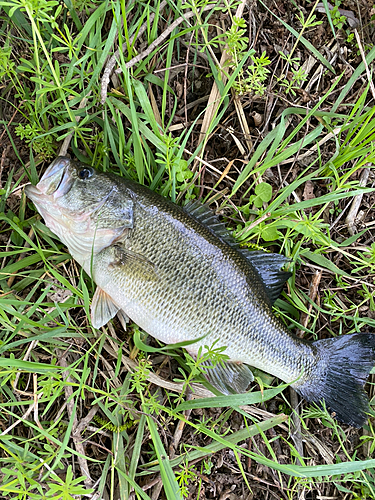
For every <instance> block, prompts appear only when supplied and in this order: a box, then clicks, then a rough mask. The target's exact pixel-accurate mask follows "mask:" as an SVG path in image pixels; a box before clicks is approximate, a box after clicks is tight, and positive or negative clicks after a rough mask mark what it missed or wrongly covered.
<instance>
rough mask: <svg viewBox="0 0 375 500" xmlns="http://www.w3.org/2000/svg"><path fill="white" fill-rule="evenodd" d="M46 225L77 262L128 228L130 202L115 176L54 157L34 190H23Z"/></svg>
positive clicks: (131, 221) (130, 223) (94, 252)
mask: <svg viewBox="0 0 375 500" xmlns="http://www.w3.org/2000/svg"><path fill="white" fill-rule="evenodd" d="M25 189H26V195H27V196H28V197H29V198H30V199H31V200H32V201H33V202H34V205H35V206H36V208H37V210H38V212H39V213H40V215H41V216H42V217H43V219H44V221H45V223H46V226H47V227H48V228H49V229H51V231H52V232H53V233H55V234H56V235H57V236H58V237H59V239H60V240H61V241H62V242H63V243H64V244H65V245H66V246H67V247H68V249H69V252H70V253H71V254H72V256H73V257H74V258H75V259H76V260H77V261H78V262H79V263H81V264H82V263H83V261H85V260H87V259H88V258H90V257H91V256H92V255H95V254H96V253H98V252H100V251H101V250H102V249H103V248H106V247H108V246H109V245H111V244H112V243H113V242H115V241H116V240H117V239H118V238H120V237H121V236H122V235H123V234H124V231H125V230H126V229H129V228H132V227H133V202H132V199H131V196H130V194H129V195H127V193H126V189H125V190H124V189H121V192H120V190H119V186H118V182H117V180H116V177H115V176H111V175H109V174H106V173H103V172H99V171H98V170H96V169H94V168H93V167H90V166H87V165H84V164H82V163H79V162H76V161H73V160H71V159H70V158H67V157H63V156H59V157H58V158H56V160H54V161H53V162H52V163H51V165H50V166H49V167H48V168H47V170H46V172H45V173H44V175H43V177H42V178H41V180H40V181H39V183H38V184H37V185H36V186H32V185H28V186H26V188H25Z"/></svg>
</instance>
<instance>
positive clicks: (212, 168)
mask: <svg viewBox="0 0 375 500" xmlns="http://www.w3.org/2000/svg"><path fill="white" fill-rule="evenodd" d="M184 151H185V153H187V154H188V155H190V156H192V154H193V153H192V152H191V151H189V150H188V149H186V148H185V149H184ZM195 160H198V161H199V162H200V163H202V165H205V166H206V167H208V168H209V170H212V171H213V172H215V173H217V174H218V175H219V176H221V175H222V173H223V172H220V170H219V169H217V168H215V167H214V166H212V165H211V163H208V162H206V161H204V160H203V159H202V158H200V157H199V156H196V157H195ZM227 179H229V180H230V181H231V182H233V184H234V183H235V182H236V181H235V180H234V179H232V178H231V177H229V175H227Z"/></svg>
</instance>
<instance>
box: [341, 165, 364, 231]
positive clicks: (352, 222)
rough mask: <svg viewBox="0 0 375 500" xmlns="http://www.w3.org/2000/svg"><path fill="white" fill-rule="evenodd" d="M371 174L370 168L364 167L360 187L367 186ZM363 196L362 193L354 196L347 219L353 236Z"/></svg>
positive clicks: (346, 221)
mask: <svg viewBox="0 0 375 500" xmlns="http://www.w3.org/2000/svg"><path fill="white" fill-rule="evenodd" d="M369 174H370V169H369V168H364V169H363V171H362V174H361V177H360V179H359V186H360V187H365V186H366V184H367V181H368V177H369ZM362 197H363V194H362V193H361V194H357V196H355V197H354V199H353V203H352V206H351V207H350V210H349V213H348V215H347V217H346V219H345V223H346V225H347V227H348V231H349V233H350V235H351V236H353V235H354V234H355V233H356V227H355V218H356V217H357V213H358V210H359V207H360V206H361V203H362Z"/></svg>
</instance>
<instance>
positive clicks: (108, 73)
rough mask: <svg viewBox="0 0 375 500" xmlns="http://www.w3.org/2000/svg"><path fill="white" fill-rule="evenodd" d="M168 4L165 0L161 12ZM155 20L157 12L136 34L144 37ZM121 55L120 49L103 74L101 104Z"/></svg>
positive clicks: (132, 38) (130, 43) (131, 39)
mask: <svg viewBox="0 0 375 500" xmlns="http://www.w3.org/2000/svg"><path fill="white" fill-rule="evenodd" d="M167 3H168V2H167V1H166V0H163V2H161V4H160V6H159V12H162V10H163V9H164V7H165V6H166V5H167ZM154 18H155V12H153V13H152V14H150V17H149V19H148V20H147V21H145V22H144V23H143V24H142V26H141V27H140V28H139V30H138V32H137V33H136V34H137V37H138V38H139V37H140V36H142V35H143V33H144V32H145V31H146V28H147V26H151V24H152V22H153V20H154ZM134 37H135V35H133V36H131V37H130V38H129V46H130V45H132V44H133V42H134ZM119 55H120V49H119V48H118V49H117V50H116V52H115V53H114V54H113V56H112V57H111V58H110V59H109V61H108V62H107V64H106V67H105V68H104V72H103V76H102V83H101V85H100V95H101V99H100V102H101V103H102V104H104V103H105V100H106V99H107V90H108V85H109V79H110V77H111V74H112V71H113V68H114V67H115V65H116V62H117V60H118V58H119Z"/></svg>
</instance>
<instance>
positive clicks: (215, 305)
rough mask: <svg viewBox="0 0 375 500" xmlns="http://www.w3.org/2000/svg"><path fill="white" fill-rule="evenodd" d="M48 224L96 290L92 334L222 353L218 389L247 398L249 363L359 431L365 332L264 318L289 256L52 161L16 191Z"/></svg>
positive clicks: (111, 180) (371, 341)
mask: <svg viewBox="0 0 375 500" xmlns="http://www.w3.org/2000/svg"><path fill="white" fill-rule="evenodd" d="M26 194H27V196H28V197H29V198H30V199H31V200H32V201H33V202H34V204H35V206H36V208H37V210H38V212H39V213H40V214H41V215H42V217H43V218H44V220H45V223H46V225H47V226H48V227H49V228H50V229H51V231H53V232H54V233H55V234H56V235H57V236H58V237H59V238H60V240H61V241H62V242H63V243H64V244H65V245H66V246H67V247H68V250H69V252H70V253H71V255H72V257H73V258H74V259H75V260H76V261H77V262H78V263H79V264H80V265H81V266H82V267H83V269H84V270H85V271H86V273H87V274H88V275H89V276H91V277H92V278H93V280H94V282H95V283H96V285H97V288H96V292H95V295H94V297H93V300H92V306H91V318H92V324H93V326H94V327H96V328H99V327H100V326H102V325H104V324H106V323H107V322H108V321H109V320H110V319H111V318H113V317H114V316H115V315H116V314H118V315H120V316H121V317H122V318H123V317H125V316H126V317H129V318H131V319H132V321H134V322H135V323H137V324H138V325H139V326H140V327H141V328H142V329H144V330H145V331H146V332H147V333H149V334H150V335H152V336H153V337H155V338H156V339H158V340H160V341H162V342H165V343H166V344H171V343H176V342H182V341H192V340H195V339H198V341H197V342H196V343H194V344H191V345H189V346H188V347H187V349H188V351H189V352H190V353H191V355H193V356H197V354H198V351H199V348H201V347H202V346H212V345H215V347H225V354H226V355H227V356H228V357H229V361H225V362H224V363H218V364H216V365H215V366H211V367H210V368H209V369H207V378H208V380H209V381H210V382H211V383H212V385H214V386H215V387H216V388H218V389H219V390H220V391H221V392H222V393H224V394H228V393H231V392H245V391H246V389H247V387H248V385H249V383H250V382H251V381H252V380H253V376H252V372H251V370H250V369H249V366H248V365H250V366H252V367H256V368H259V369H261V370H263V371H266V372H268V373H271V374H272V375H274V376H276V377H278V378H280V379H281V380H283V381H285V382H287V383H291V384H292V387H294V389H295V390H296V391H297V392H298V393H299V394H301V395H302V396H303V397H304V398H305V399H306V400H307V401H314V402H319V401H321V400H325V403H326V405H327V407H329V408H330V409H331V411H332V412H334V413H335V414H336V416H337V418H338V419H339V420H341V421H343V422H345V423H347V424H350V425H354V426H357V427H358V426H361V425H363V423H364V422H365V420H366V418H367V416H366V413H367V412H368V411H369V404H368V398H367V395H366V393H365V391H364V389H363V386H364V383H365V381H366V379H367V377H368V374H369V371H370V370H371V368H372V367H373V366H374V364H375V335H373V334H371V333H355V334H351V335H343V336H339V337H335V338H329V339H324V340H319V341H316V342H307V341H305V340H301V339H300V338H298V337H296V336H294V335H293V334H291V333H290V332H289V331H288V330H287V328H286V327H285V326H284V325H283V324H282V323H281V321H279V319H278V318H276V316H275V315H274V314H273V312H272V303H273V302H274V300H275V299H276V298H277V296H278V294H279V293H280V291H281V288H282V286H283V284H284V282H285V281H286V280H287V279H288V277H289V276H290V274H289V273H287V272H285V271H282V268H283V267H284V266H285V264H286V262H287V259H286V258H285V257H283V256H281V255H277V254H267V253H263V252H250V251H244V250H241V249H240V248H239V247H238V246H237V245H236V244H235V242H234V240H233V241H232V239H231V237H230V236H229V234H228V233H227V232H226V230H225V227H224V226H223V225H222V224H221V223H220V222H219V221H218V220H217V218H216V217H215V216H214V215H213V214H212V213H211V212H210V211H209V210H208V209H207V207H204V206H202V205H199V204H198V203H197V202H195V203H191V204H190V205H188V206H187V207H185V208H184V209H183V208H181V207H179V206H177V205H175V204H173V203H171V202H170V201H168V200H166V199H164V198H163V197H161V196H159V195H158V194H156V193H155V192H153V191H151V190H149V189H148V188H146V187H144V186H141V185H140V184H137V183H135V182H133V181H130V180H127V179H124V178H121V177H119V176H116V175H113V174H109V173H102V172H99V171H97V170H95V169H93V168H91V167H88V166H85V165H83V164H80V163H77V162H74V161H72V160H70V159H69V158H65V157H58V158H57V159H56V160H55V161H54V162H53V163H52V164H51V165H50V166H49V167H48V169H47V170H46V172H45V174H44V176H43V177H42V179H41V180H40V182H39V183H38V184H37V185H36V186H35V187H34V186H31V185H29V186H27V187H26Z"/></svg>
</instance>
